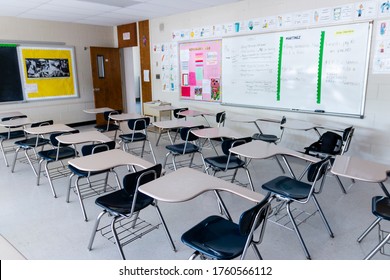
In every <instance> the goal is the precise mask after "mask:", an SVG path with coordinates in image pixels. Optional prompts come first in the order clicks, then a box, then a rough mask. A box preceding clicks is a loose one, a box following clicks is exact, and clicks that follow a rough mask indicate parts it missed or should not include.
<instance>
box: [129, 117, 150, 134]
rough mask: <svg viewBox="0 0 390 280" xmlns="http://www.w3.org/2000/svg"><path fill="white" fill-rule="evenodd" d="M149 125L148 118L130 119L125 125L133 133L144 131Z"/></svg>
mask: <svg viewBox="0 0 390 280" xmlns="http://www.w3.org/2000/svg"><path fill="white" fill-rule="evenodd" d="M149 124H150V118H148V117H146V118H138V119H131V120H128V121H127V125H128V126H129V128H130V129H131V130H133V131H136V130H144V129H146V128H147V127H148V125H149Z"/></svg>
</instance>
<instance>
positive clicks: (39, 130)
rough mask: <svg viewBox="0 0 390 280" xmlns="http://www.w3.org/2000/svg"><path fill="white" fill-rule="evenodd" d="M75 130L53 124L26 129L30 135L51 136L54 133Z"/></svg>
mask: <svg viewBox="0 0 390 280" xmlns="http://www.w3.org/2000/svg"><path fill="white" fill-rule="evenodd" d="M73 130H75V129H74V128H73V127H70V126H67V125H66V124H60V123H57V124H51V125H43V126H38V127H27V128H25V129H24V131H26V132H27V133H29V134H49V133H54V132H71V131H73Z"/></svg>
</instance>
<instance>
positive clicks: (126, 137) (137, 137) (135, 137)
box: [119, 132, 146, 142]
mask: <svg viewBox="0 0 390 280" xmlns="http://www.w3.org/2000/svg"><path fill="white" fill-rule="evenodd" d="M119 137H120V138H121V139H122V140H123V141H128V142H137V141H145V140H146V135H145V134H143V133H140V132H136V133H129V134H122V135H119Z"/></svg>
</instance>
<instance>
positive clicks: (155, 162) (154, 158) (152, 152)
mask: <svg viewBox="0 0 390 280" xmlns="http://www.w3.org/2000/svg"><path fill="white" fill-rule="evenodd" d="M148 143H149V149H150V153H151V154H152V157H153V161H154V164H157V160H156V156H155V155H154V151H153V148H152V144H151V143H150V141H148Z"/></svg>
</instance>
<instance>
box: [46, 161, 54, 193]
mask: <svg viewBox="0 0 390 280" xmlns="http://www.w3.org/2000/svg"><path fill="white" fill-rule="evenodd" d="M48 165H49V161H46V164H45V171H46V176H47V180H48V181H49V185H50V188H51V192H52V193H53V196H54V198H57V194H56V191H55V189H54V185H53V182H52V180H51V177H50V172H49V168H48Z"/></svg>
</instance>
